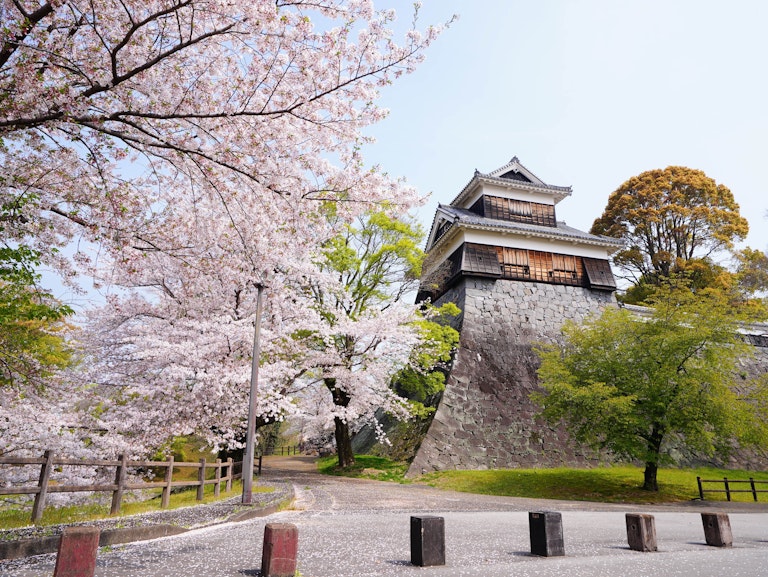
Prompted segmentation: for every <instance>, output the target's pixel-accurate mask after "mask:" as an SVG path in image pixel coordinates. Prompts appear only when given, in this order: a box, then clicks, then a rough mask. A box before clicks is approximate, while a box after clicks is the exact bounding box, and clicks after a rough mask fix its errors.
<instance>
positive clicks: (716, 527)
mask: <svg viewBox="0 0 768 577" xmlns="http://www.w3.org/2000/svg"><path fill="white" fill-rule="evenodd" d="M701 522H702V523H703V525H704V538H705V539H706V540H707V545H712V546H713V547H730V546H731V545H733V535H732V534H731V521H730V520H729V519H728V514H727V513H702V514H701Z"/></svg>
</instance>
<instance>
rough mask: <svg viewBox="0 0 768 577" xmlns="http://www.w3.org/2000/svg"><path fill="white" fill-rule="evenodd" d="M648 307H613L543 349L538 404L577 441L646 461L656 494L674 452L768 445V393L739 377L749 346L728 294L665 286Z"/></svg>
mask: <svg viewBox="0 0 768 577" xmlns="http://www.w3.org/2000/svg"><path fill="white" fill-rule="evenodd" d="M651 302H652V304H653V309H652V310H651V312H650V313H649V314H650V316H648V317H645V318H641V317H638V316H636V315H634V314H632V313H630V312H629V311H627V310H626V309H621V308H609V309H606V310H605V312H604V313H603V314H602V316H600V317H599V318H594V319H592V320H590V321H588V322H586V323H584V324H582V325H577V324H575V323H573V322H570V323H566V325H565V326H564V328H563V336H564V341H563V343H562V345H551V346H542V347H541V348H540V349H539V351H538V352H539V355H540V357H541V367H540V369H539V378H540V383H541V386H542V388H543V391H542V392H541V393H539V394H536V395H534V399H535V400H536V401H537V402H538V403H540V405H541V407H542V410H543V415H544V416H545V417H546V418H547V419H548V420H550V421H552V422H560V420H563V421H564V422H565V423H566V426H567V427H568V428H569V430H570V431H571V432H572V434H573V435H574V436H575V437H576V438H577V439H579V440H581V441H583V442H587V443H589V444H591V445H592V446H593V447H595V448H597V449H607V450H608V451H610V452H611V453H612V454H614V455H616V456H617V457H621V458H626V459H629V460H632V461H640V462H643V463H645V475H644V477H645V478H644V483H643V488H645V489H648V490H651V491H656V490H658V483H657V479H656V475H657V470H658V467H659V465H660V464H661V463H663V462H664V461H668V460H670V458H671V457H670V449H671V448H672V447H677V448H682V447H686V448H689V449H691V450H693V451H697V452H699V453H700V454H703V455H713V454H716V453H719V454H727V452H728V451H729V449H731V448H732V446H733V442H734V441H739V442H741V443H742V444H752V443H764V442H765V441H766V440H768V429H767V428H766V426H765V425H766V414H767V412H768V410H767V409H768V393H767V392H766V382H765V379H763V382H759V381H755V382H750V383H745V382H744V381H742V380H741V378H740V377H738V376H737V371H736V362H737V360H738V359H739V358H743V357H745V356H748V355H749V354H750V348H751V347H750V346H749V345H747V344H745V343H744V342H743V340H742V339H741V338H740V337H739V335H738V332H737V328H738V325H737V323H738V321H739V320H740V319H739V315H738V314H735V313H734V308H733V307H732V306H731V305H730V303H729V302H727V300H725V299H724V298H723V295H722V293H718V292H716V291H710V292H706V293H705V294H695V293H693V292H692V291H691V290H690V289H689V288H687V287H683V288H671V287H669V286H668V285H664V286H662V287H661V288H659V289H658V290H657V291H656V293H655V295H654V296H653V297H652V298H651ZM744 320H749V319H744ZM737 380H738V382H737Z"/></svg>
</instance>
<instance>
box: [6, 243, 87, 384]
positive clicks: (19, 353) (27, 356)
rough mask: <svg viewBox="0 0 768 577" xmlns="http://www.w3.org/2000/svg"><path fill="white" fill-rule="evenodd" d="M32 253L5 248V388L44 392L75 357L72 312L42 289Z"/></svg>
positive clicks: (15, 248) (35, 256)
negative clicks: (67, 334)
mask: <svg viewBox="0 0 768 577" xmlns="http://www.w3.org/2000/svg"><path fill="white" fill-rule="evenodd" d="M37 257H38V255H37V254H36V253H35V252H34V251H33V250H31V249H29V248H27V247H24V246H21V247H9V246H4V247H0V386H3V387H9V386H14V387H17V388H23V387H25V386H32V387H34V388H35V389H38V390H39V389H42V388H43V387H44V384H45V379H46V378H47V377H49V376H50V375H51V374H52V372H54V371H56V370H59V369H62V368H64V367H66V366H67V365H68V364H69V363H70V362H71V359H72V352H71V350H70V348H69V347H68V346H67V344H66V340H65V339H64V337H63V332H64V331H65V330H66V328H67V325H66V323H65V322H64V321H65V318H66V317H67V316H69V315H71V314H72V309H70V308H69V307H68V306H66V305H62V304H61V303H60V302H58V301H57V300H55V299H54V298H53V297H52V296H51V295H50V294H48V293H47V292H45V291H43V290H41V289H40V288H38V286H37V285H38V281H39V279H40V276H39V275H38V274H37V273H36V272H35V270H34V267H35V266H36V265H37V264H38V260H37Z"/></svg>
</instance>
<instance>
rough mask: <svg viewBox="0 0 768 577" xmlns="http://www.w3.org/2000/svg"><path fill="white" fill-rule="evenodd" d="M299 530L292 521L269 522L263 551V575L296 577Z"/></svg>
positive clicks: (269, 576) (267, 576)
mask: <svg viewBox="0 0 768 577" xmlns="http://www.w3.org/2000/svg"><path fill="white" fill-rule="evenodd" d="M298 550H299V530H298V528H297V527H296V525H292V524H291V523H267V525H266V527H264V547H263V549H262V551H261V577H294V575H295V574H296V555H297V553H298Z"/></svg>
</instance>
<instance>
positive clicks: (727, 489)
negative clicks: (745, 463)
mask: <svg viewBox="0 0 768 577" xmlns="http://www.w3.org/2000/svg"><path fill="white" fill-rule="evenodd" d="M696 482H697V483H698V485H699V497H700V498H701V500H702V501H703V500H704V493H725V496H726V498H727V499H728V500H729V501H730V500H731V494H732V493H752V498H753V499H754V500H755V501H757V494H758V493H768V489H758V488H757V487H756V486H757V485H758V484H762V485H768V481H759V480H758V481H756V480H754V479H753V478H752V477H750V478H749V480H748V481H746V480H743V479H728V478H727V477H723V478H722V479H702V478H701V477H696ZM704 483H717V484H722V485H723V488H722V489H705V488H704ZM744 483H749V489H733V488H732V487H731V486H732V485H734V484H735V485H739V484H744Z"/></svg>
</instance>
